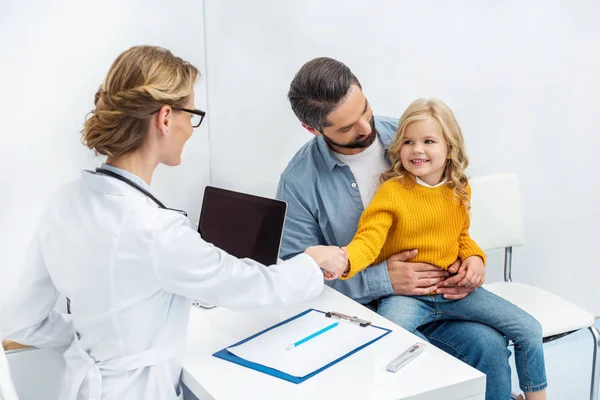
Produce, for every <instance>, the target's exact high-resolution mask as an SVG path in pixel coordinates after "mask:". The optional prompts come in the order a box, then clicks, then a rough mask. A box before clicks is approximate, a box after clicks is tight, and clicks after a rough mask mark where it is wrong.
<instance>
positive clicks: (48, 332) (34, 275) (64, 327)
mask: <svg viewBox="0 0 600 400" xmlns="http://www.w3.org/2000/svg"><path fill="white" fill-rule="evenodd" d="M25 260H26V261H25V265H24V270H23V273H22V275H21V278H20V279H19V282H15V284H16V285H17V287H16V289H14V290H13V294H12V296H10V298H9V299H8V301H7V302H6V303H5V304H4V305H3V306H2V309H1V310H0V335H2V336H4V337H6V338H7V339H10V340H13V341H15V342H18V343H21V344H25V345H29V346H35V347H40V348H43V347H67V346H68V345H69V344H70V343H71V342H72V340H73V337H74V330H73V326H72V324H71V316H70V315H67V314H63V313H61V312H59V311H58V310H57V309H55V308H54V304H55V303H56V300H57V299H58V295H59V293H58V291H57V290H56V288H55V287H54V284H53V283H52V280H51V279H50V276H49V274H48V270H47V268H46V264H45V263H44V257H43V254H42V250H41V246H40V238H39V235H37V234H36V235H35V238H34V239H33V242H32V243H31V245H30V246H29V248H28V250H27V256H26V258H25Z"/></svg>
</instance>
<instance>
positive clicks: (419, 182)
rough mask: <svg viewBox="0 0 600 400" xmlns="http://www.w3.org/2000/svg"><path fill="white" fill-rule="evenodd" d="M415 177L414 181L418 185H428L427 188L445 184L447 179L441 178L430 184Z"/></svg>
mask: <svg viewBox="0 0 600 400" xmlns="http://www.w3.org/2000/svg"><path fill="white" fill-rule="evenodd" d="M415 178H416V179H415V182H417V183H418V184H419V185H421V186H425V187H428V188H436V187H439V186H442V185H445V184H446V182H447V181H448V180H447V179H443V180H442V181H441V182H440V183H438V184H437V185H434V186H431V185H430V184H428V183H426V182H423V181H422V180H420V179H419V178H418V177H415Z"/></svg>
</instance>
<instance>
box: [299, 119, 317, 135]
mask: <svg viewBox="0 0 600 400" xmlns="http://www.w3.org/2000/svg"><path fill="white" fill-rule="evenodd" d="M302 127H303V128H304V129H306V130H307V131H309V132H310V133H312V134H313V135H315V136H321V132H319V131H318V130H316V129H315V128H312V127H310V126H308V125H306V124H305V123H304V122H303V123H302Z"/></svg>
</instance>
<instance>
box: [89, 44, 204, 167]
mask: <svg viewBox="0 0 600 400" xmlns="http://www.w3.org/2000/svg"><path fill="white" fill-rule="evenodd" d="M199 75H200V73H199V71H198V69H197V68H196V67H194V66H193V65H192V64H190V63H189V62H187V61H184V60H182V59H181V58H179V57H175V56H174V55H173V54H172V53H171V52H170V51H169V50H166V49H163V48H161V47H155V46H135V47H132V48H130V49H129V50H126V51H125V52H123V53H121V54H120V55H119V56H118V57H117V59H116V60H115V61H114V63H113V64H112V66H111V67H110V69H109V71H108V74H107V75H106V78H105V79H104V82H103V83H102V85H101V86H100V89H98V92H97V93H96V96H95V99H94V106H95V108H94V109H93V110H92V111H91V112H90V113H89V114H88V118H87V119H86V121H85V124H84V128H83V130H82V131H81V141H82V143H83V144H84V145H86V146H87V147H89V148H90V149H93V150H95V151H96V153H98V154H103V155H106V156H109V157H114V158H117V157H120V156H122V155H123V154H126V153H129V152H132V151H135V150H137V149H139V148H140V147H141V146H142V145H143V144H144V141H145V139H146V135H147V132H148V122H149V120H150V115H151V114H153V113H154V112H156V111H158V110H159V109H160V108H161V107H162V106H163V105H170V106H172V107H184V106H185V104H186V103H187V102H188V100H189V97H190V96H191V94H192V93H193V91H194V84H195V83H196V81H197V80H198V77H199Z"/></svg>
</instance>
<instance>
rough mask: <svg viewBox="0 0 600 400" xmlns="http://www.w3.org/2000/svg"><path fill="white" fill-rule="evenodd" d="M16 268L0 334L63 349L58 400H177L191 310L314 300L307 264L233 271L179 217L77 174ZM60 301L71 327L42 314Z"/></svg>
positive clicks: (296, 261)
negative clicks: (198, 305) (19, 273)
mask: <svg viewBox="0 0 600 400" xmlns="http://www.w3.org/2000/svg"><path fill="white" fill-rule="evenodd" d="M25 268H26V270H25V272H24V279H23V282H22V283H21V284H20V286H19V289H18V290H17V293H16V296H15V297H14V298H12V299H11V300H10V301H9V302H8V303H7V304H5V307H4V308H3V310H2V312H1V313H0V334H2V335H4V336H5V337H7V338H9V339H12V340H14V341H17V342H21V343H24V344H29V345H33V346H38V347H65V348H67V350H66V352H65V359H66V374H65V382H64V385H63V394H62V395H61V399H62V398H65V399H69V400H74V399H94V400H100V399H102V400H107V399H132V400H135V399H140V400H141V399H144V400H147V399H161V400H169V399H176V398H181V397H180V394H179V392H180V391H179V378H180V374H181V366H182V356H183V354H184V352H185V345H186V336H187V322H188V319H189V312H190V306H191V299H198V300H201V301H204V302H207V303H211V304H215V305H218V306H223V307H228V308H233V309H241V310H243V309H252V308H258V307H261V306H281V305H285V304H292V303H297V302H302V301H306V300H309V299H311V298H313V297H315V296H317V295H318V294H319V293H320V292H321V291H322V289H323V275H322V273H321V271H320V269H319V267H318V265H317V264H316V263H315V262H314V260H313V259H312V258H311V257H309V256H307V255H305V254H302V255H299V256H297V257H295V258H293V259H291V260H289V261H286V262H283V263H282V264H279V265H277V266H271V267H269V268H266V267H264V266H262V265H260V264H258V263H256V262H254V261H252V260H248V259H244V260H239V259H237V258H235V257H232V256H231V255H229V254H227V253H226V252H224V251H222V250H220V249H218V248H216V247H214V246H212V245H211V244H209V243H207V242H205V241H203V240H202V238H201V237H200V235H199V234H198V233H197V232H196V231H195V230H194V229H192V227H191V224H190V222H189V220H188V219H187V218H186V217H184V216H183V215H181V214H179V213H177V212H174V211H170V210H164V209H160V208H158V207H157V206H156V204H154V203H153V202H152V201H151V200H150V199H148V198H147V197H146V196H144V195H143V194H142V193H140V192H138V191H137V190H135V189H133V188H131V187H130V186H128V185H126V184H125V183H123V182H120V181H118V180H116V179H114V178H111V177H108V176H105V175H100V174H92V173H90V172H87V171H84V172H83V173H82V177H81V179H80V180H79V181H77V182H75V183H73V184H70V185H68V186H66V187H65V188H63V189H62V190H60V191H59V192H58V194H57V196H55V198H54V199H53V201H52V202H51V204H50V206H49V208H48V210H47V212H46V213H45V215H44V217H43V219H42V221H41V223H40V226H39V229H38V231H37V233H36V235H35V238H34V240H33V243H32V246H31V249H30V251H29V254H28V258H27V262H26V266H25ZM59 292H60V293H63V294H65V295H66V296H67V297H69V298H70V300H71V312H72V315H65V314H61V313H59V312H58V311H57V310H55V309H53V306H54V304H55V302H56V300H57V297H58V295H59Z"/></svg>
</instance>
